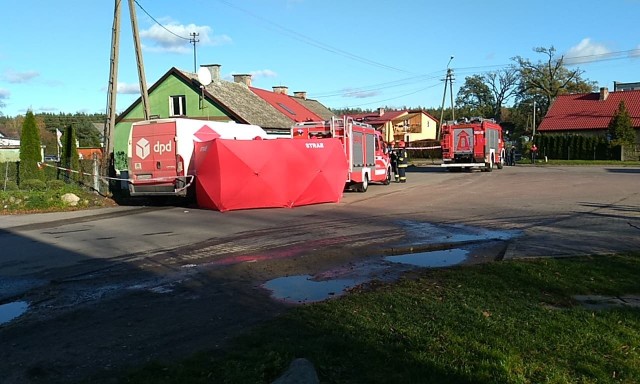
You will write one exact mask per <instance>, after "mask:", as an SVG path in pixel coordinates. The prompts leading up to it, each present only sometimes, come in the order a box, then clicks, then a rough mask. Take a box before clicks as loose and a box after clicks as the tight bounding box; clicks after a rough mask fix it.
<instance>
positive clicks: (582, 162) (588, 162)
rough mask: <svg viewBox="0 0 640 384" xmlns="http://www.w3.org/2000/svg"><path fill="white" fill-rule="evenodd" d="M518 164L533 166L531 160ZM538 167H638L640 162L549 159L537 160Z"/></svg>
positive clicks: (521, 161)
mask: <svg viewBox="0 0 640 384" xmlns="http://www.w3.org/2000/svg"><path fill="white" fill-rule="evenodd" d="M518 164H531V159H529V158H522V160H520V161H519V162H518ZM536 165H556V166H590V165H596V166H602V165H611V166H616V167H638V166H640V161H619V160H555V159H549V160H547V161H546V162H545V161H544V158H542V159H537V160H536Z"/></svg>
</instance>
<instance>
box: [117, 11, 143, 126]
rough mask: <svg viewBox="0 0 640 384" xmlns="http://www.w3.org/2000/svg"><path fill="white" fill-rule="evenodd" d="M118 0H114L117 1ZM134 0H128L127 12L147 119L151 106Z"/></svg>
mask: <svg viewBox="0 0 640 384" xmlns="http://www.w3.org/2000/svg"><path fill="white" fill-rule="evenodd" d="M118 1H119V0H116V2H118ZM134 2H135V0H129V13H130V16H131V30H132V31H133V43H134V45H135V49H136V61H137V63H138V81H139V82H140V93H141V95H142V107H143V110H144V119H145V120H149V116H150V115H151V108H150V106H149V93H148V92H147V80H146V77H145V74H144V62H143V61H142V45H141V44H140V35H139V34H138V19H137V18H136V6H135V4H134Z"/></svg>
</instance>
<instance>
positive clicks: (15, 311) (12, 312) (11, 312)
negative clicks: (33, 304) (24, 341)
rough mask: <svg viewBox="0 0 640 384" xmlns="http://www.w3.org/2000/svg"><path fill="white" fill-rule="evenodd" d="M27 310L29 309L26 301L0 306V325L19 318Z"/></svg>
mask: <svg viewBox="0 0 640 384" xmlns="http://www.w3.org/2000/svg"><path fill="white" fill-rule="evenodd" d="M27 309H29V303H27V302H26V301H14V302H12V303H7V304H2V305H0V325H2V324H5V323H8V322H10V321H11V320H13V319H15V318H16V317H19V316H21V315H22V314H23V313H25V312H26V311H27Z"/></svg>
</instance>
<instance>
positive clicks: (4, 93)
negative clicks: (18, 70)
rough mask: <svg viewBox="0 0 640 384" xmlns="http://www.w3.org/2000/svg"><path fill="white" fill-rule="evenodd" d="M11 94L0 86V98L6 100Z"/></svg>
mask: <svg viewBox="0 0 640 384" xmlns="http://www.w3.org/2000/svg"><path fill="white" fill-rule="evenodd" d="M9 96H11V92H10V91H9V90H8V89H3V88H0V100H6V99H8V98H9Z"/></svg>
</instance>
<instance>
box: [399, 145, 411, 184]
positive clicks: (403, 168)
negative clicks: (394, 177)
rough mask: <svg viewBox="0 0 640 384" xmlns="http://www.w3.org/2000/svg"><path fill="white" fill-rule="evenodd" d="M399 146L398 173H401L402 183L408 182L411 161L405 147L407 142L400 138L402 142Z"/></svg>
mask: <svg viewBox="0 0 640 384" xmlns="http://www.w3.org/2000/svg"><path fill="white" fill-rule="evenodd" d="M398 146H399V147H400V148H398V173H399V174H400V175H399V176H400V182H401V183H406V182H407V174H406V172H407V167H408V166H409V164H408V161H409V154H408V152H407V149H406V148H405V144H404V141H402V140H400V143H399V144H398Z"/></svg>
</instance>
